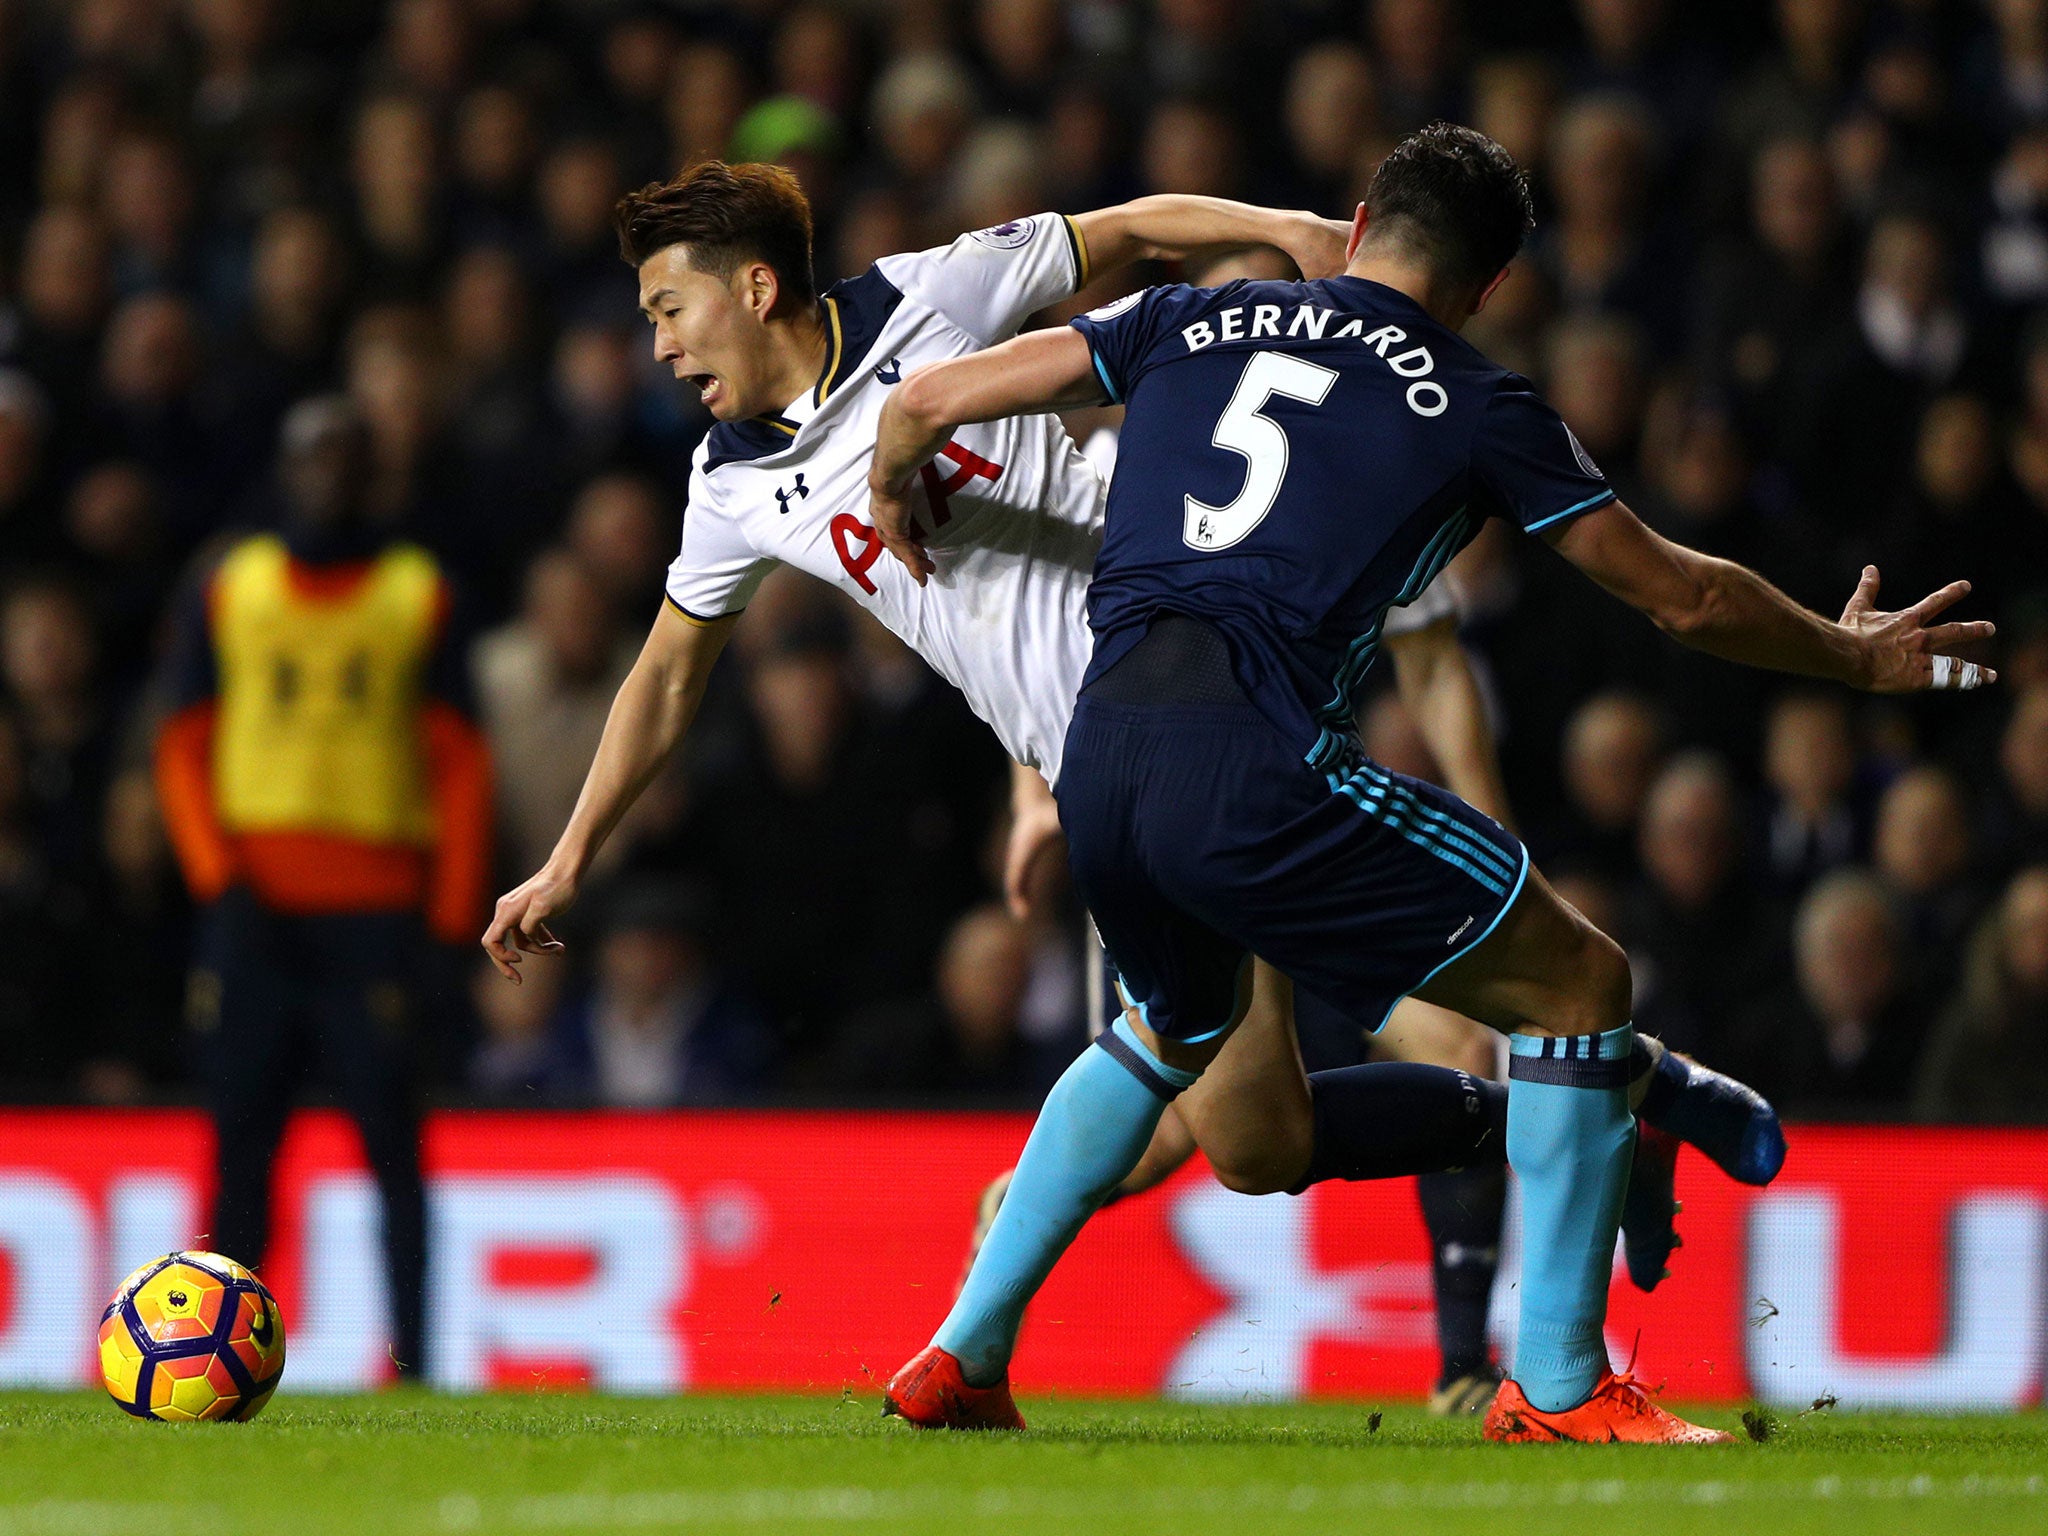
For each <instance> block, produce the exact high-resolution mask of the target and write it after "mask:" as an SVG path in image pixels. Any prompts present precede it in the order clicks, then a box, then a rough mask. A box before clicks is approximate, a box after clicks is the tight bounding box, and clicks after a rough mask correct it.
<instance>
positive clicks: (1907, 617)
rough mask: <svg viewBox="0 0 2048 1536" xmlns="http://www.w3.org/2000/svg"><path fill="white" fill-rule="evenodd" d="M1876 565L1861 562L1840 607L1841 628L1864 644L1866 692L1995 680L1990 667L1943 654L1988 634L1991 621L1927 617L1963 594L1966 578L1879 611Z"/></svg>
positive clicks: (1971, 684)
mask: <svg viewBox="0 0 2048 1536" xmlns="http://www.w3.org/2000/svg"><path fill="white" fill-rule="evenodd" d="M1877 582H1878V575H1877V567H1876V566H1874V565H1866V566H1865V567H1863V579H1862V580H1861V581H1859V582H1857V583H1856V591H1855V592H1854V593H1853V594H1852V595H1851V596H1850V598H1849V605H1848V607H1846V608H1844V609H1843V610H1842V620H1841V622H1842V628H1844V629H1846V630H1848V631H1850V632H1851V633H1852V634H1854V635H1855V636H1856V637H1857V638H1858V639H1859V640H1861V641H1862V642H1863V646H1864V661H1865V666H1866V668H1867V671H1866V673H1865V676H1864V677H1863V679H1862V686H1863V687H1864V688H1865V689H1867V690H1869V691H1870V692H1871V693H1918V692H1921V691H1922V690H1924V689H1932V688H1943V689H1948V688H1981V687H1983V686H1984V685H1985V684H1987V683H1995V682H1997V681H1998V674H1997V673H1996V672H1995V671H1993V670H1992V669H1991V668H1990V667H1983V666H1979V665H1978V664H1977V663H1976V662H1974V661H1964V660H1962V659H1961V658H1960V657H1957V656H1952V655H1950V654H1948V653H1949V652H1950V651H1952V650H1954V649H1955V647H1957V646H1959V645H1967V644H1970V643H1971V642H1973V641H1977V640H1988V639H1990V638H1991V636H1992V635H1993V634H1995V633H1996V632H1997V629H1996V626H1995V625H1993V624H1990V623H1988V622H1986V621H1983V620H1976V621H1970V622H1962V623H1951V624H1932V625H1930V624H1929V623H1928V622H1927V621H1928V620H1929V619H1931V618H1933V617H1934V616H1935V615H1936V614H1938V613H1940V612H1941V611H1942V610H1943V609H1945V608H1947V607H1949V606H1951V605H1952V604H1954V603H1957V602H1960V601H1961V600H1962V599H1963V598H1964V597H1966V596H1968V595H1969V591H1970V584H1969V583H1968V582H1967V581H1952V582H1950V583H1949V584H1948V585H1947V586H1945V587H1943V588H1942V589H1941V590H1940V591H1938V592H1930V593H1929V594H1928V595H1927V596H1925V597H1923V598H1921V599H1920V601H1919V602H1917V603H1915V604H1914V605H1913V606H1912V607H1910V608H1902V609H1900V610H1898V611H1897V612H1896V613H1883V612H1880V611H1879V610H1878V608H1877V606H1876V603H1877Z"/></svg>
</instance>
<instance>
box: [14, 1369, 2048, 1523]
mask: <svg viewBox="0 0 2048 1536" xmlns="http://www.w3.org/2000/svg"><path fill="white" fill-rule="evenodd" d="M877 1407H878V1399H877V1398H876V1397H875V1396H874V1395H872V1394H866V1395H849V1396H847V1397H845V1398H843V1399H842V1398H817V1397H708V1396H707V1397H684V1398H675V1399H664V1400H640V1399H621V1398H602V1397H581V1396H573V1395H556V1394H550V1395H540V1396H518V1397H480V1398H444V1397H434V1396H429V1395H426V1394H418V1393H393V1394H389V1395H386V1396H382V1397H375V1398H291V1397H287V1398H285V1399H284V1400H282V1401H279V1402H276V1403H273V1404H272V1405H271V1406H270V1408H269V1410H268V1411H267V1412H266V1413H265V1414H264V1416H263V1417H262V1418H261V1419H260V1420H258V1421H257V1422H256V1423H254V1424H248V1425H233V1424H229V1425H191V1426H175V1427H174V1426H170V1425H157V1424H147V1423H140V1422H134V1421H131V1420H128V1419H126V1418H124V1417H123V1416H122V1415H121V1413H120V1412H119V1411H118V1410H117V1409H115V1408H114V1407H113V1405H112V1404H110V1403H108V1402H107V1401H106V1400H105V1399H104V1398H99V1397H96V1396H87V1395H85V1394H79V1393H69V1394H55V1393H51V1394H32V1393H16V1394H7V1395H0V1536H13V1533H17V1532H21V1533H30V1532H33V1533H38V1536H42V1533H52V1536H58V1533H61V1536H87V1533H93V1532H100V1531H107V1532H117V1531H118V1532H121V1533H123V1536H130V1533H138V1532H140V1533H169V1532H178V1531H206V1532H209V1533H231V1532H237V1531H245V1530H246V1531H256V1530H263V1531H284V1532H287V1533H289V1536H320V1533H324V1532H348V1533H350V1536H364V1533H378V1536H382V1533H408V1532H451V1531H452V1532H463V1531H472V1532H501V1531H502V1532H575V1531H605V1530H664V1529H672V1530H696V1531H726V1530H732V1531H748V1530H752V1531H765V1532H782V1531H793V1532H794V1531H823V1530H884V1529H887V1530H903V1531H920V1530H931V1531H936V1532H946V1533H951V1532H955V1531H981V1530H990V1531H1002V1532H1057V1533H1059V1536H1083V1533H1086V1536H1096V1533H1107V1532H1126V1531H1128V1532H1171V1533H1173V1536H1196V1533H1201V1532H1212V1531H1213V1532H1230V1533H1244V1532H1254V1531H1267V1530H1273V1531H1301V1532H1315V1533H1317V1536H1323V1533H1327V1532H1332V1531H1370V1532H1373V1533H1375V1536H1388V1533H1395V1532H1403V1531H1426V1532H1429V1533H1431V1536H1453V1533H1461V1532H1468V1531H1470V1532H1482V1531H1483V1532H1487V1533H1488V1536H1497V1533H1499V1532H1500V1531H1502V1530H1509V1531H1513V1532H1514V1533H1516V1536H1525V1533H1544V1532H1552V1531H1557V1532H1565V1531H1571V1532H1584V1531H1587V1530H1589V1529H1600V1528H1608V1529H1613V1528H1617V1527H1621V1526H1624V1525H1625V1526H1626V1527H1627V1528H1637V1527H1640V1528H1643V1529H1647V1530H1650V1531H1654V1532H1655V1533H1657V1536H1687V1533H1692V1532H1709V1531H1711V1532H1717V1533H1719V1532H1738V1531H1739V1532H1745V1533H1747V1532H1768V1533H1770V1536H1795V1533H1801V1532H1808V1531H1813V1532H1820V1531H1827V1532H1841V1531H1854V1532H1855V1533H1856V1536H1876V1533H1880V1532H1894V1531H1898V1532H1930V1533H1940V1532H1951V1531H1972V1532H1985V1533H1990V1532H1997V1533H2001V1536H2003V1533H2017V1532H2034V1531H2039V1532H2048V1419H2044V1418H2043V1416H2042V1415H2040V1414H2026V1415H2021V1416H2017V1417H2004V1418H1908V1417H1894V1416H1871V1415H1855V1416H1852V1415H1847V1414H1841V1413H1838V1412H1832V1411H1823V1412H1817V1413H1812V1414H1807V1415H1805V1416H1802V1417H1795V1418H1791V1419H1787V1420H1785V1421H1782V1422H1781V1423H1780V1424H1779V1425H1778V1427H1777V1430H1776V1432H1775V1433H1773V1434H1771V1435H1770V1437H1769V1438H1768V1439H1767V1440H1766V1441H1765V1442H1764V1443H1761V1444H1752V1443H1749V1442H1747V1441H1745V1442H1744V1443H1743V1444H1741V1445H1739V1446H1736V1447H1729V1448H1721V1449H1708V1450H1666V1449H1660V1448H1645V1447H1634V1446H1554V1447H1500V1446H1491V1445H1487V1444H1485V1443H1484V1442H1482V1441H1481V1440H1480V1438H1479V1429H1478V1426H1477V1425H1476V1424H1474V1423H1470V1422H1463V1423H1458V1424H1445V1423H1441V1422H1437V1421H1434V1420H1431V1419H1428V1418H1426V1417H1424V1416H1423V1415H1422V1414H1421V1413H1420V1412H1419V1411H1417V1410H1415V1409H1413V1408H1408V1407H1401V1408H1390V1409H1388V1410H1386V1412H1385V1413H1384V1415H1383V1416H1382V1415H1380V1414H1377V1413H1375V1412H1373V1411H1372V1410H1370V1409H1369V1408H1367V1407H1366V1406H1363V1405H1358V1406H1330V1405H1323V1404H1318V1405H1314V1406H1297V1407H1284V1408H1275V1407H1244V1408H1221V1407H1208V1406H1202V1407H1192V1406H1186V1405H1176V1404H1162V1403H1132V1402H1116V1403H1105V1402H1067V1401H1051V1400H1043V1399H1041V1400H1037V1401H1032V1400H1026V1402H1025V1404H1024V1408H1025V1414H1026V1416H1027V1417H1028V1418H1029V1419H1030V1420H1031V1422H1032V1430H1031V1433H1029V1434H1028V1435H1024V1436H967V1435H934V1434H922V1433H918V1432H916V1431H913V1430H910V1429H909V1428H907V1427H906V1426H904V1425H902V1424H900V1423H896V1422H893V1421H886V1420H883V1419H882V1418H880V1417H879V1416H878V1414H877ZM1700 1417H1701V1418H1702V1419H1704V1420H1705V1421H1706V1422H1709V1423H1716V1424H1725V1425H1727V1426H1728V1427H1730V1428H1735V1427H1736V1426H1737V1419H1736V1416H1735V1415H1734V1414H1732V1413H1726V1412H1719V1413H1715V1412H1709V1413H1704V1414H1701V1415H1700Z"/></svg>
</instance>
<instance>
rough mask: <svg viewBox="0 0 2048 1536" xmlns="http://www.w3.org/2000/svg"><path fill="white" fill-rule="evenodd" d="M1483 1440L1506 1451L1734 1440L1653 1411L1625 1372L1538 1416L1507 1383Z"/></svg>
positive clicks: (1488, 1417)
mask: <svg viewBox="0 0 2048 1536" xmlns="http://www.w3.org/2000/svg"><path fill="white" fill-rule="evenodd" d="M1486 1438H1487V1439H1489V1440H1498V1441H1500V1442H1502V1443H1503V1444H1506V1445H1528V1444H1534V1443H1538V1442H1542V1441H1555V1440H1572V1441H1578V1442H1581V1443H1585V1444H1595V1445H1604V1444H1607V1443H1609V1442H1612V1441H1622V1442H1626V1443H1629V1444H1632V1445H1733V1444H1734V1443H1735V1437H1734V1436H1733V1435H1731V1434H1727V1433H1724V1432H1723V1431H1721V1430H1718V1429H1708V1428H1707V1427H1706V1426H1705V1425H1703V1424H1688V1423H1687V1422H1686V1421H1685V1420H1684V1419H1681V1418H1680V1417H1679V1416H1678V1415H1677V1414H1675V1413H1670V1412H1667V1411H1666V1410H1665V1409H1662V1408H1659V1407H1658V1406H1657V1405H1656V1403H1654V1402H1652V1401H1651V1400H1650V1394H1649V1393H1647V1392H1645V1391H1644V1390H1643V1389H1642V1388H1641V1387H1639V1386H1637V1385H1636V1379H1635V1377H1634V1376H1633V1375H1631V1374H1630V1373H1629V1372H1627V1371H1623V1372H1622V1373H1621V1374H1620V1375H1616V1374H1615V1373H1614V1372H1613V1371H1608V1372H1606V1373H1605V1374H1604V1375H1602V1376H1601V1378H1600V1384H1599V1385H1598V1386H1596V1387H1595V1388H1594V1389H1593V1395H1592V1396H1591V1397H1589V1398H1587V1399H1586V1400H1585V1401H1584V1402H1583V1403H1581V1404H1579V1406H1578V1407H1576V1408H1567V1409H1565V1410H1564V1411H1563V1412H1561V1413H1544V1412H1542V1411H1541V1410H1539V1409H1537V1408H1533V1407H1531V1406H1530V1404H1529V1399H1528V1398H1526V1397H1524V1396H1523V1395H1522V1389H1521V1388H1520V1387H1519V1386H1517V1385H1516V1384H1515V1383H1514V1382H1513V1381H1504V1382H1502V1383H1501V1384H1500V1395H1499V1396H1497V1397H1496V1398H1494V1400H1493V1407H1492V1408H1490V1409H1489V1410H1487V1414H1486Z"/></svg>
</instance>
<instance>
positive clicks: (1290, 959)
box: [1059, 674, 1529, 1042]
mask: <svg viewBox="0 0 2048 1536" xmlns="http://www.w3.org/2000/svg"><path fill="white" fill-rule="evenodd" d="M1112 675H1113V674H1112ZM1059 807H1060V821H1061V823H1062V824H1063V825H1064V826H1065V828H1066V832H1067V841H1068V846H1069V850H1070V856H1071V861H1072V864H1073V871H1074V878H1075V882H1076V884H1077V885H1078V887H1079V893H1080V896H1081V898H1082V900H1083V901H1084V902H1085V903H1086V905H1087V908H1088V911H1089V912H1090V914H1091V915H1092V916H1093V917H1094V919H1095V924H1096V928H1097V930H1098V931H1099V932H1100V934H1101V936H1102V941H1103V944H1104V946H1105V947H1106V948H1107V949H1108V950H1109V954H1110V959H1111V962H1112V964H1113V965H1114V966H1115V968H1116V971H1117V974H1118V976H1119V978H1120V980H1121V982H1122V987H1123V991H1124V992H1125V994H1126V996H1127V1000H1128V1001H1129V1002H1130V1004H1132V1005H1133V1006H1135V1007H1136V1008H1137V1009H1138V1010H1139V1013H1140V1016H1141V1017H1143V1018H1144V1020H1145V1022H1146V1024H1147V1026H1148V1027H1150V1028H1151V1029H1152V1030H1153V1032H1154V1033H1156V1034H1159V1035H1162V1036H1164V1037H1166V1038H1168V1039H1174V1040H1182V1041H1188V1042H1195V1041H1199V1040H1204V1039H1208V1038H1211V1037H1213V1036H1214V1035H1216V1034H1217V1033H1219V1032H1220V1031H1222V1030H1223V1029H1225V1028H1227V1027H1228V1026H1229V1025H1230V1024H1231V1023H1232V1022H1233V1021H1234V1020H1235V1019H1236V1018H1237V1017H1238V1016H1239V1014H1240V1012H1241V1002H1242V997H1243V995H1244V994H1243V992H1242V991H1241V988H1244V987H1245V986H1246V985H1247V983H1248V975H1249V972H1248V969H1247V968H1248V966H1249V959H1250V956H1251V955H1254V954H1256V955H1259V956H1261V957H1263V958H1264V959H1265V960H1267V961H1268V962H1270V963H1271V964H1272V965H1274V966H1275V967H1277V968H1278V969H1279V970H1280V971H1282V972H1283V973H1284V974H1286V975H1287V976H1289V977H1292V978H1293V980H1294V982H1295V984H1296V985H1297V986H1298V987H1300V988H1302V989H1304V990H1306V991H1308V992H1310V993H1313V994H1314V995H1316V996H1317V997H1319V998H1321V999H1322V1000H1323V1001H1325V1002H1327V1003H1328V1004H1330V1005H1331V1006H1332V1007H1333V1008H1335V1009H1337V1010H1338V1011H1339V1012H1340V1013H1342V1014H1344V1015H1345V1016H1347V1017H1348V1018H1350V1019H1352V1020H1355V1021H1356V1022H1357V1023H1358V1024H1359V1025H1360V1026H1361V1027H1362V1028H1365V1029H1370V1030H1377V1029H1378V1028H1379V1027H1380V1026H1381V1025H1382V1024H1384V1023H1385V1022H1386V1019H1387V1015H1388V1014H1389V1013H1391V1012H1392V1011H1393V1007H1394V1004H1395V1003H1397V1002H1399V1001H1400V1000H1401V998H1403V997H1404V996H1406V995H1407V994H1408V993H1410V992H1412V991H1414V990H1415V989H1416V988H1417V987H1420V986H1421V985H1422V984H1423V983H1424V982H1426V981H1427V980H1428V979H1429V978H1430V977H1431V976H1433V975H1435V974H1436V973H1437V972H1438V971H1440V970H1442V969H1443V968H1444V967H1445V966H1446V965H1449V964H1450V963H1451V961H1453V960H1455V959H1457V958H1458V957H1459V956H1460V955H1462V954H1464V953H1465V952H1466V951H1468V950H1470V949H1471V948H1472V947H1473V946H1474V945H1476V944H1478V943H1479V941H1480V940H1482V939H1484V938H1485V937H1486V936H1487V935H1488V934H1489V933H1491V932H1492V931H1493V928H1494V925H1495V924H1496V923H1498V922H1499V921H1500V918H1501V915H1502V914H1503V913H1505V912H1506V911H1507V909H1508V907H1509V906H1510V904H1512V903H1513V901H1514V899H1515V897H1516V896H1517V895H1519V894H1520V892H1521V889H1522V883H1523V881H1524V879H1525V878H1526V877H1527V873H1528V868H1529V857H1528V854H1527V853H1526V852H1525V851H1524V850H1523V848H1522V845H1521V843H1520V842H1519V841H1517V840H1516V839H1515V838H1514V837H1513V836H1512V835H1510V834H1509V833H1508V832H1507V831H1505V830H1504V829H1503V828H1502V827H1501V826H1500V824H1499V823H1497V822H1495V821H1494V820H1492V819H1491V818H1490V817H1487V816H1484V815H1482V814H1481V813H1479V812H1478V811H1476V810H1474V809H1472V807H1471V806H1469V805H1467V804H1465V802H1464V801H1462V800H1460V799H1458V798H1457V797H1456V796H1454V795H1450V794H1446V793H1445V792H1444V791H1443V790H1441V789H1438V788H1437V787H1436V786H1435V785H1432V784H1427V783H1424V782H1422V781H1421V780H1419V779H1411V778H1408V777H1406V776H1405V775H1402V774H1397V773H1392V772H1389V771H1388V770H1387V769H1384V768H1381V767H1380V766H1379V765H1378V764H1376V763H1373V762H1372V761H1370V760H1369V759H1367V758H1366V757H1364V756H1363V754H1358V755H1356V756H1354V757H1352V758H1351V759H1350V760H1349V761H1348V762H1346V763H1344V764H1342V765H1341V766H1339V767H1338V768H1336V769H1334V770H1333V771H1331V772H1328V773H1318V772H1315V771H1312V770H1311V769H1310V768H1309V767H1308V766H1307V764H1306V763H1304V762H1303V760H1302V756H1301V753H1300V752H1299V751H1297V750H1296V749H1295V748H1294V747H1292V746H1291V745H1290V744H1289V743H1288V742H1287V741H1286V740H1285V739H1284V738H1283V736H1282V735H1281V733H1280V731H1279V729H1278V728H1277V727H1275V726H1274V725H1273V724H1272V723H1271V722H1270V721H1268V720H1267V719H1266V717H1265V716H1264V715H1263V714H1261V713H1260V712H1259V711H1258V710H1257V709H1256V708H1255V707H1254V706H1253V705H1252V704H1251V703H1250V702H1249V701H1248V700H1244V699H1242V698H1241V697H1240V699H1239V700H1237V701H1235V702H1227V701H1218V702H1206V703H1184V702H1176V703H1167V704H1159V703H1109V702H1104V701H1102V700H1101V699H1098V698H1096V697H1095V696H1094V695H1093V691H1092V690H1091V692H1090V693H1084V694H1083V695H1082V696H1081V699H1080V700H1079V702H1078V704H1077V706H1076V708H1075V712H1074V719H1073V723H1072V725H1071V726H1070V727H1069V728H1068V731H1067V744H1066V755H1065V758H1064V762H1063V766H1062V769H1061V773H1060V783H1059Z"/></svg>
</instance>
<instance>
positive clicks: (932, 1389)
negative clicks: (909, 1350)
mask: <svg viewBox="0 0 2048 1536" xmlns="http://www.w3.org/2000/svg"><path fill="white" fill-rule="evenodd" d="M882 1412H883V1413H884V1414H885V1415H886V1414H893V1415H895V1416H896V1417H897V1418H901V1419H908V1420H909V1421H910V1422H911V1423H913V1424H915V1425H916V1426H917V1427H918V1428H919V1429H1022V1428H1023V1427H1024V1415H1023V1414H1021V1413H1019V1412H1018V1411H1017V1405H1016V1403H1015V1402H1013V1401H1012V1400H1011V1398H1010V1383H1009V1381H1008V1379H1007V1378H1006V1379H1004V1380H1002V1381H999V1382H997V1383H996V1384H995V1385H994V1386H992V1387H970V1386H969V1385H967V1378H966V1377H965V1376H964V1375H962V1374H961V1371H960V1362H959V1361H958V1360H956V1359H955V1358H954V1357H953V1356H951V1355H949V1354H947V1353H946V1352H945V1351H944V1350H943V1349H941V1348H939V1346H938V1345H936V1344H928V1345H926V1346H925V1347H924V1348H923V1349H922V1350H920V1351H919V1352H918V1353H917V1354H916V1355H914V1356H912V1357H911V1361H910V1364H908V1365H906V1366H904V1367H903V1369H902V1370H900V1371H898V1372H897V1373H896V1376H895V1379H894V1380H892V1381H891V1382H890V1383H889V1390H888V1391H887V1392H885V1393H884V1394H883V1395H882Z"/></svg>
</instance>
